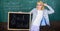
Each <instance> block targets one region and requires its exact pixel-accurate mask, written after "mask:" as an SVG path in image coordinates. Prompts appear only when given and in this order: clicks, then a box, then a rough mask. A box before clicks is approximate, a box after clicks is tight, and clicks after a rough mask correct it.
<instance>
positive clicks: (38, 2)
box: [37, 1, 44, 10]
mask: <svg viewBox="0 0 60 31" xmlns="http://www.w3.org/2000/svg"><path fill="white" fill-rule="evenodd" d="M38 3H41V4H43V7H42V10H43V9H44V3H43V2H42V1H39V2H37V4H38Z"/></svg>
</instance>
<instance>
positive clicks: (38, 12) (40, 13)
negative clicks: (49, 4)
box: [32, 10, 43, 26]
mask: <svg viewBox="0 0 60 31" xmlns="http://www.w3.org/2000/svg"><path fill="white" fill-rule="evenodd" d="M42 17H43V10H37V16H36V18H35V20H34V22H33V24H32V25H35V26H40V23H41V21H40V19H42Z"/></svg>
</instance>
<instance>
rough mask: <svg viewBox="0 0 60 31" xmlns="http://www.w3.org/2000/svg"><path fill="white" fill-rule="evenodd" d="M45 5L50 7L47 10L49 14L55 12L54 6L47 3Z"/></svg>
mask: <svg viewBox="0 0 60 31" xmlns="http://www.w3.org/2000/svg"><path fill="white" fill-rule="evenodd" d="M44 6H46V7H48V9H49V10H47V12H48V14H52V13H54V10H53V8H52V7H50V6H49V5H47V4H44Z"/></svg>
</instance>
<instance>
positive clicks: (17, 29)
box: [7, 12, 31, 30]
mask: <svg viewBox="0 0 60 31" xmlns="http://www.w3.org/2000/svg"><path fill="white" fill-rule="evenodd" d="M10 13H20V14H22V13H23V14H30V13H29V12H8V25H7V28H8V30H30V29H11V28H9V14H10ZM30 24H31V14H30V19H29V28H30Z"/></svg>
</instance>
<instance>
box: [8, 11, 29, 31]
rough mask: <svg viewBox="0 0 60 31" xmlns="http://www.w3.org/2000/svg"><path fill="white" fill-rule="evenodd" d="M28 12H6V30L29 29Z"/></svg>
mask: <svg viewBox="0 0 60 31" xmlns="http://www.w3.org/2000/svg"><path fill="white" fill-rule="evenodd" d="M29 26H30V13H28V12H8V30H29Z"/></svg>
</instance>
